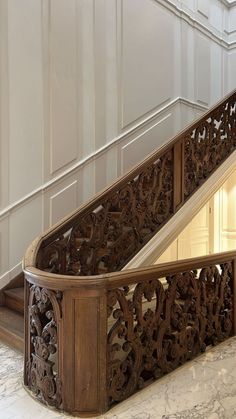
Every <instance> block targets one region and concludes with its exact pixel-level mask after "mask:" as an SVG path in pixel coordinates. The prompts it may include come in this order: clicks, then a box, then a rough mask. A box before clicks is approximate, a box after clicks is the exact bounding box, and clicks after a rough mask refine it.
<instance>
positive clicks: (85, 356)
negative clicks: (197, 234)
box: [23, 91, 236, 416]
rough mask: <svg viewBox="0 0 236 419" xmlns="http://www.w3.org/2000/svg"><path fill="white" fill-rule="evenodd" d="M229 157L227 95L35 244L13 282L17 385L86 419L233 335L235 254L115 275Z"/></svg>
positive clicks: (233, 123) (232, 124)
mask: <svg viewBox="0 0 236 419" xmlns="http://www.w3.org/2000/svg"><path fill="white" fill-rule="evenodd" d="M235 149H236V91H234V92H232V93H231V94H230V95H229V96H227V97H226V98H225V99H224V100H223V101H221V102H220V103H219V104H217V105H216V106H215V107H214V108H212V109H211V110H210V111H209V112H207V113H206V114H205V115H203V116H202V117H201V118H200V119H199V120H198V121H196V122H194V124H192V125H190V126H189V127H188V128H187V129H185V130H184V131H183V132H182V133H180V134H179V135H177V136H176V137H175V138H174V139H173V140H172V141H170V142H169V143H168V144H167V145H165V146H164V147H162V148H161V149H160V150H158V151H157V152H155V153H153V154H152V155H150V156H149V157H148V158H147V159H146V160H145V161H144V162H142V163H141V164H139V165H137V166H136V167H135V168H134V169H132V170H131V171H130V172H129V173H128V174H127V175H125V176H123V177H122V178H120V179H119V180H118V181H117V182H116V183H114V184H113V185H112V186H111V187H109V188H107V189H106V190H104V191H103V192H102V193H101V194H99V195H97V196H96V197H95V198H94V199H93V200H91V201H90V202H89V203H88V204H86V205H84V206H82V207H81V208H79V209H78V210H77V211H76V212H74V213H73V214H71V215H69V216H68V217H66V218H65V219H64V220H62V221H61V222H59V223H58V224H57V225H56V226H53V227H52V228H51V229H50V230H48V231H47V232H45V233H44V234H43V235H41V236H40V237H39V238H37V239H36V240H35V241H34V242H33V243H32V245H31V246H30V248H29V249H28V251H27V253H26V256H25V259H24V262H23V269H24V273H25V370H24V371H25V372H24V380H25V385H26V387H27V388H28V389H29V390H30V391H31V393H32V394H34V395H35V397H36V398H37V399H38V400H40V401H42V402H43V403H45V404H47V405H49V406H53V407H55V408H56V409H59V410H64V411H67V412H69V413H73V414H79V415H85V416H89V415H90V416H92V415H97V414H99V413H103V412H105V411H107V410H108V409H109V408H110V407H111V406H112V405H113V404H115V403H117V402H119V401H121V400H124V399H126V398H127V397H129V396H130V395H131V394H133V393H134V392H135V391H137V390H138V389H140V388H142V387H143V386H144V385H146V384H147V383H149V382H150V381H151V380H153V379H156V378H158V377H160V376H162V375H163V374H166V373H168V372H169V371H171V370H173V369H174V368H176V367H177V366H179V365H181V364H183V363H184V362H185V361H187V360H189V359H191V358H193V357H194V356H196V355H197V354H199V353H200V352H202V351H204V350H205V348H206V346H207V345H213V344H216V343H217V342H219V341H222V340H224V339H226V338H228V337H229V336H231V335H233V334H235V329H236V326H235V325H236V321H235V313H236V310H235V308H234V307H235V298H236V297H235V295H236V292H235V266H236V265H235V260H236V252H227V253H222V254H218V255H214V256H210V257H204V258H197V259H192V260H188V261H181V262H175V263H169V264H167V265H159V266H155V267H151V268H145V269H135V270H126V271H125V270H123V271H120V270H121V268H123V267H124V266H125V265H126V264H127V262H128V261H129V260H130V259H131V258H133V257H134V256H135V254H136V253H137V252H138V251H139V250H140V249H141V248H142V246H144V244H146V243H147V242H148V240H150V238H152V237H153V236H154V235H155V234H156V233H157V231H158V230H159V229H160V228H161V227H162V226H163V225H164V224H165V223H166V222H167V221H168V220H169V219H170V217H171V216H172V215H173V214H174V213H175V212H176V211H177V210H178V209H179V208H180V207H181V206H182V205H183V204H184V203H185V202H186V200H187V199H188V198H189V197H190V196H191V195H192V194H193V193H194V192H195V191H196V190H197V189H198V188H199V187H200V186H201V185H202V184H203V182H204V181H205V180H206V179H207V178H208V177H209V176H210V175H211V174H212V173H213V171H214V170H216V169H217V168H218V167H219V165H220V164H221V163H222V162H223V161H224V160H225V159H226V158H227V157H228V156H229V155H230V154H231V153H232V152H233V151H234V150H235Z"/></svg>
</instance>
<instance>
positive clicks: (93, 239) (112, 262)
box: [38, 151, 173, 275]
mask: <svg viewBox="0 0 236 419" xmlns="http://www.w3.org/2000/svg"><path fill="white" fill-rule="evenodd" d="M172 213H173V153H172V151H168V152H166V153H165V154H164V155H163V156H162V157H160V158H159V159H157V160H156V161H154V162H153V163H152V164H151V165H150V166H148V167H147V168H146V169H145V170H143V171H142V172H141V173H140V174H139V175H137V176H136V177H135V178H134V179H132V180H131V181H130V182H129V183H128V184H126V185H124V186H122V187H121V188H119V189H118V190H116V191H114V192H113V193H112V194H111V195H110V196H109V197H108V198H107V199H105V200H104V201H103V202H102V203H101V204H100V205H99V206H97V207H95V208H94V209H93V210H92V211H91V212H88V213H87V214H86V215H84V216H81V217H78V220H74V224H73V226H72V228H71V229H70V230H69V231H66V232H65V233H64V234H62V235H61V236H59V237H58V238H57V239H56V240H55V241H54V242H53V243H51V244H50V245H49V246H46V247H45V248H43V249H41V250H40V252H41V255H40V257H39V260H38V267H39V268H41V269H43V270H48V271H50V272H54V273H61V274H68V275H96V274H102V273H106V272H112V271H117V270H120V269H121V268H122V267H123V266H124V265H125V264H126V263H127V262H128V261H129V260H130V259H131V258H132V257H133V256H134V255H135V254H136V253H137V252H138V251H139V250H140V249H141V247H142V246H143V245H144V244H145V243H146V242H147V241H148V240H149V239H150V238H151V237H152V236H153V235H154V234H155V233H156V232H157V230H158V229H159V228H160V227H161V226H162V225H163V224H164V223H165V222H166V221H167V220H168V219H169V218H170V216H171V215H172Z"/></svg>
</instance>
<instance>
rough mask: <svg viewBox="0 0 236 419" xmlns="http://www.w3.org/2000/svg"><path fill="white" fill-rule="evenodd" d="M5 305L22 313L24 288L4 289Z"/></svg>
mask: <svg viewBox="0 0 236 419" xmlns="http://www.w3.org/2000/svg"><path fill="white" fill-rule="evenodd" d="M4 294H5V306H6V307H8V308H10V309H12V310H14V311H18V312H19V313H21V314H24V288H23V287H20V288H11V289H8V290H6V291H4Z"/></svg>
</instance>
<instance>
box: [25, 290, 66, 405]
mask: <svg viewBox="0 0 236 419" xmlns="http://www.w3.org/2000/svg"><path fill="white" fill-rule="evenodd" d="M60 300H61V293H59V292H58V293H54V292H53V291H49V290H47V289H45V288H40V287H37V286H34V285H33V286H31V288H30V305H29V327H30V330H29V334H30V347H31V350H30V354H29V356H30V359H29V361H28V365H27V372H28V374H27V376H28V383H27V385H28V387H29V389H30V390H31V391H32V392H33V393H34V394H35V395H36V396H37V398H38V399H39V400H41V401H42V402H43V403H45V404H48V405H50V406H55V407H57V408H59V407H60V405H61V384H60V379H59V375H58V359H59V358H58V356H59V354H58V321H59V318H58V317H59V316H60Z"/></svg>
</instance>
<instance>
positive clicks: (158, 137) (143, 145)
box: [121, 113, 173, 173]
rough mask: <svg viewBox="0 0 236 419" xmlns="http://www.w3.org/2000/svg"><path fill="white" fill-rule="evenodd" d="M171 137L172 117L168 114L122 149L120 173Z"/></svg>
mask: <svg viewBox="0 0 236 419" xmlns="http://www.w3.org/2000/svg"><path fill="white" fill-rule="evenodd" d="M172 135H173V115H172V114H171V113H169V114H168V115H166V116H164V117H163V118H162V119H161V120H159V121H158V122H156V124H155V125H153V126H152V127H150V128H148V129H147V130H146V131H144V132H143V133H142V134H140V135H139V136H138V137H136V138H134V139H133V140H131V141H130V142H129V143H128V144H127V145H125V146H124V147H123V148H122V150H121V165H122V173H125V172H126V171H127V170H129V169H130V168H131V167H133V166H134V165H135V164H137V163H138V162H140V161H141V160H143V159H144V158H145V157H146V156H147V155H148V154H149V153H151V152H152V151H154V150H155V149H157V148H159V147H160V146H161V145H162V144H163V143H164V142H165V141H166V140H167V139H168V138H170V137H171V136H172Z"/></svg>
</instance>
